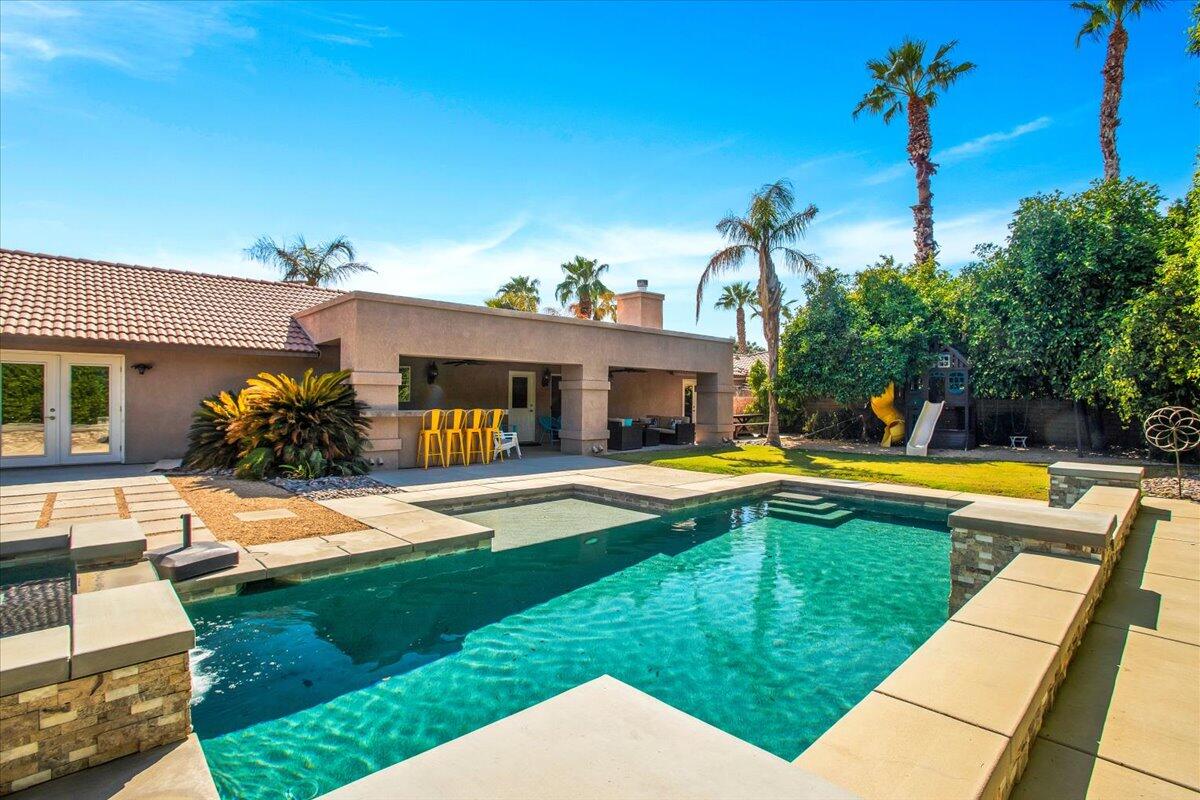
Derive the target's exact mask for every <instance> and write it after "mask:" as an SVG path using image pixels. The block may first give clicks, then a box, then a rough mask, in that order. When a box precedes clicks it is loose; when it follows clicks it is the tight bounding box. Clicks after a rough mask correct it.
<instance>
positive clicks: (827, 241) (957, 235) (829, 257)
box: [808, 207, 1012, 272]
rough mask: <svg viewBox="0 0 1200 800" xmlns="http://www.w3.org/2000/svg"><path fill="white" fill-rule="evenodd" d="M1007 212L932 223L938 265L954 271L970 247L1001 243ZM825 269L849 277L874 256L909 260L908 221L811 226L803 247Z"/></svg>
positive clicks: (881, 219) (906, 217)
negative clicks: (814, 256) (986, 243)
mask: <svg viewBox="0 0 1200 800" xmlns="http://www.w3.org/2000/svg"><path fill="white" fill-rule="evenodd" d="M1011 213H1012V209H1010V208H1008V207H1003V208H993V209H986V210H983V211H977V212H973V213H970V214H962V215H959V216H956V217H947V218H944V219H943V218H936V219H935V220H934V229H933V232H934V236H935V238H936V239H937V243H938V246H939V247H940V251H939V257H938V260H939V261H940V262H941V263H942V264H943V265H946V266H957V265H960V264H964V263H966V262H968V261H970V260H971V258H972V257H973V256H972V251H973V250H974V249H975V245H977V244H981V243H984V242H997V243H999V242H1002V241H1003V240H1004V237H1005V235H1006V234H1007V226H1008V221H1009V218H1010V216H1011ZM808 247H810V248H811V249H812V251H813V252H815V253H816V254H817V256H819V257H820V259H821V261H822V263H824V264H825V265H826V266H830V267H836V268H838V269H840V270H842V271H843V272H852V271H854V270H858V269H861V268H862V267H865V266H867V265H868V264H873V263H874V262H875V260H876V259H877V258H879V256H880V255H883V254H887V255H894V256H895V257H896V258H897V259H898V260H900V261H901V262H907V261H911V260H912V252H913V230H912V216H911V215H901V216H895V217H879V218H874V219H863V220H857V221H847V222H843V223H839V224H834V225H827V226H824V227H822V226H819V225H814V226H813V228H812V234H811V236H810V243H809V245H808Z"/></svg>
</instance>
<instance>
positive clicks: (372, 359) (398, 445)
mask: <svg viewBox="0 0 1200 800" xmlns="http://www.w3.org/2000/svg"><path fill="white" fill-rule="evenodd" d="M617 300H618V311H617V315H618V319H620V320H621V323H620V324H613V323H607V322H596V321H592V320H580V319H574V318H568V317H557V316H552V315H546V314H529V313H523V312H516V311H507V310H502V309H492V308H485V307H480V306H468V305H460V304H456V303H445V302H439V301H432V300H419V299H414V298H406V297H395V296H390V295H379V294H371V293H364V292H351V293H347V294H345V295H341V296H339V297H337V298H334V299H332V300H330V301H328V302H325V303H321V304H320V305H317V306H315V307H313V308H311V309H307V310H305V311H303V312H301V313H299V314H297V315H296V318H297V320H298V322H299V323H300V324H301V325H303V327H304V329H305V330H306V331H307V332H308V333H309V335H310V336H311V337H312V339H313V341H315V342H317V343H318V345H319V346H320V347H322V349H324V348H327V347H328V348H330V349H331V350H332V349H333V348H336V352H337V353H338V354H339V358H340V367H341V368H342V369H347V370H350V371H351V381H352V382H353V384H354V386H355V389H356V390H357V392H358V395H359V397H360V399H362V400H363V401H364V402H366V403H367V404H368V405H369V410H368V412H367V413H368V415H369V416H370V417H371V419H372V427H371V432H370V438H371V445H372V449H371V451H370V452H369V454H368V455H369V456H370V457H371V458H372V460H373V461H374V462H375V464H376V466H377V467H381V468H383V469H394V468H404V467H413V466H416V465H417V441H418V438H419V431H420V428H421V417H422V415H423V414H424V412H425V411H426V410H428V409H432V408H441V409H452V408H464V409H471V408H482V409H502V410H504V411H505V413H506V416H507V424H508V426H509V427H510V429H511V430H515V431H517V433H518V437H519V439H520V441H521V442H522V443H524V444H537V445H538V446H539V447H540V448H541V447H545V448H557V449H558V450H559V451H560V452H562V453H563V454H569V455H586V454H598V453H601V452H604V451H606V450H607V449H609V444H610V427H609V426H610V422H612V424H614V425H616V426H623V427H635V426H638V427H640V426H639V421H640V422H641V423H642V425H644V427H647V428H656V427H658V428H663V429H665V430H667V431H672V432H674V431H675V430H676V429H678V432H679V436H678V437H676V436H674V435H671V434H666V435H664V439H665V440H666V441H672V440H675V439H678V440H685V439H686V440H687V441H688V442H692V441H694V442H695V443H698V444H705V443H719V442H720V441H722V440H723V439H725V438H728V437H730V436H731V435H732V432H733V416H732V414H733V405H732V404H733V376H732V342H731V341H730V340H729V339H722V338H718V337H710V336H700V335H696V334H688V333H679V332H675V331H665V330H663V329H662V295H661V294H656V293H653V292H648V291H646V290H645V289H644V288H639V289H638V290H637V291H634V292H628V293H625V294H622V295H618V298H617ZM551 420H553V422H552V421H551ZM551 428H553V429H554V433H553V434H551V432H550V429H551ZM623 433H624V435H623V436H622V437H621V440H622V441H623V442H624V443H625V444H623V445H622V447H630V446H632V444H631V442H632V439H633V438H637V439H638V440H639V441H638V446H641V445H642V444H647V443H648V444H653V443H657V441H659V440H658V439H657V438H654V439H647V438H645V434H643V433H642V432H641V431H640V430H639V431H638V432H636V433H631V432H630V431H624V432H623ZM529 451H532V448H529Z"/></svg>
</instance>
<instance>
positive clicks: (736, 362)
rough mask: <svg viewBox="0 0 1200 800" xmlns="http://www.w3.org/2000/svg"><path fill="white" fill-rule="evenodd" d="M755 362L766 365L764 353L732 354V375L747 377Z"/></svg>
mask: <svg viewBox="0 0 1200 800" xmlns="http://www.w3.org/2000/svg"><path fill="white" fill-rule="evenodd" d="M755 361H761V362H763V365H764V366H765V365H766V363H767V354H766V353H734V354H733V374H734V375H749V374H750V367H752V366H753V365H754V362H755Z"/></svg>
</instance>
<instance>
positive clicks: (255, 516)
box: [234, 508, 296, 522]
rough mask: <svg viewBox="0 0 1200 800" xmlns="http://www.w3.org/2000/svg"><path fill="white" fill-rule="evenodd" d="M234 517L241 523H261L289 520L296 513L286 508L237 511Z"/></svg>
mask: <svg viewBox="0 0 1200 800" xmlns="http://www.w3.org/2000/svg"><path fill="white" fill-rule="evenodd" d="M234 516H235V517H237V518H238V519H240V520H241V521H242V522H263V521H265V520H269V519H289V518H291V517H294V516H296V513H295V512H294V511H291V510H290V509H287V508H268V509H266V510H264V511H238V512H236V513H235V514H234Z"/></svg>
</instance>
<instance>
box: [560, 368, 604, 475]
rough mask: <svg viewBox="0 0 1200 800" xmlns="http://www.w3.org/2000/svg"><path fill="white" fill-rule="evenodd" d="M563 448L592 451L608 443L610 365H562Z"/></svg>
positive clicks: (578, 451) (577, 452)
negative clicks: (597, 446) (596, 446)
mask: <svg viewBox="0 0 1200 800" xmlns="http://www.w3.org/2000/svg"><path fill="white" fill-rule="evenodd" d="M559 386H560V388H561V390H562V431H560V437H561V439H562V451H563V452H564V453H570V454H572V455H588V454H590V453H591V452H592V448H593V446H595V445H599V446H600V447H606V446H607V445H608V389H609V382H608V365H606V364H583V365H576V364H564V365H563V368H562V382H561V383H560V384H559Z"/></svg>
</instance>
